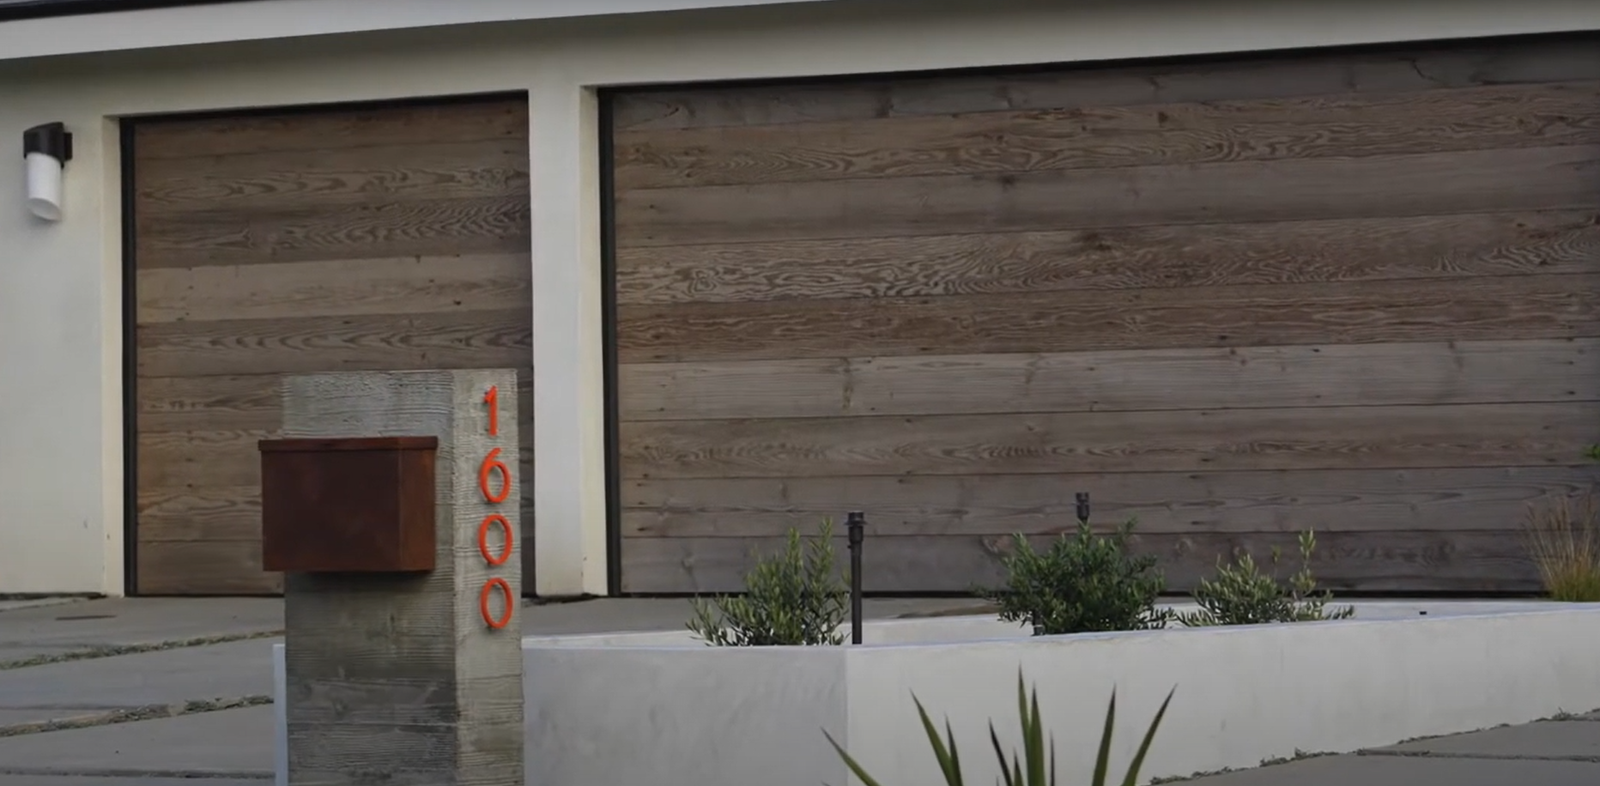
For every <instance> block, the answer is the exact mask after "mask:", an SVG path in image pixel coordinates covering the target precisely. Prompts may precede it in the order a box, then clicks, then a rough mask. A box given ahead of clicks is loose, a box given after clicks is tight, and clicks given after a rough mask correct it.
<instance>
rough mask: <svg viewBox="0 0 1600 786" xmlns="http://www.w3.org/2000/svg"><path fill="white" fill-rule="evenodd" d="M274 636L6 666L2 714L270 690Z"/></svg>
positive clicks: (1, 679) (0, 683) (1, 680)
mask: <svg viewBox="0 0 1600 786" xmlns="http://www.w3.org/2000/svg"><path fill="white" fill-rule="evenodd" d="M274 641H275V640H274V639H252V640H248V641H235V642H229V643H227V644H213V645H208V646H204V647H184V648H182V649H173V650H162V651H158V652H145V653H139V654H136V655H122V656H118V657H114V658H94V659H90V660H79V661H68V662H65V663H51V664H45V665H40V666H31V667H28V668H25V669H10V670H4V671H0V722H3V720H4V718H5V716H4V714H3V713H4V712H5V711H13V710H19V709H25V708H63V709H64V710H70V709H81V708H131V707H142V706H147V705H152V704H181V703H183V702H185V701H189V700H192V699H218V698H242V697H244V696H258V695H270V694H271V693H272V644H273V642H274ZM66 714H68V715H70V714H72V713H66ZM77 714H82V713H81V712H80V713H77ZM46 719H47V720H48V719H49V718H48V717H47V718H46Z"/></svg>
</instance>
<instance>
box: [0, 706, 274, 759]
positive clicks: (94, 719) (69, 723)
mask: <svg viewBox="0 0 1600 786" xmlns="http://www.w3.org/2000/svg"><path fill="white" fill-rule="evenodd" d="M271 703H272V697H271V696H267V695H264V694H257V695H253V696H242V697H240V698H236V699H191V700H189V701H186V702H183V703H181V704H146V705H143V706H140V707H133V708H125V709H115V710H110V711H107V712H102V713H97V714H93V715H79V716H76V717H72V718H62V719H59V720H49V721H41V722H38V723H17V724H13V725H10V726H0V738H4V737H20V736H23V735H25V734H42V733H45V732H51V731H67V730H69V729H88V728H94V727H97V726H111V725H115V724H118V723H133V722H135V721H144V720H155V719H158V718H176V717H179V716H182V715H195V714H198V713H203V712H220V711H222V710H233V709H239V708H241V707H259V706H261V705H263V704H271ZM16 774H24V775H25V774H28V773H16ZM75 774H81V773H75Z"/></svg>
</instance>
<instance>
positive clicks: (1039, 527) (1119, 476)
mask: <svg viewBox="0 0 1600 786" xmlns="http://www.w3.org/2000/svg"><path fill="white" fill-rule="evenodd" d="M1596 483H1597V478H1596V475H1595V472H1594V469H1593V468H1592V467H1587V466H1565V467H1486V468H1470V469H1408V470H1368V469H1353V470H1322V471H1310V472H1286V471H1261V472H1144V473H1141V472H1132V473H1116V474H1098V475H1091V474H1083V475H1076V474H1075V475H981V476H959V475H958V476H939V477H928V476H923V477H853V476H852V477H830V478H744V479H732V480H729V479H696V480H630V481H627V482H626V483H624V484H623V486H622V506H623V510H622V533H623V535H624V537H628V538H680V537H693V538H748V537H772V538H778V537H783V536H784V534H785V533H786V532H787V531H788V530H789V528H791V527H794V528H798V529H799V530H800V531H801V532H803V533H809V532H812V531H814V530H815V528H816V527H817V525H818V524H819V523H820V522H821V521H822V520H823V519H824V518H832V519H834V522H835V524H836V526H842V521H843V516H844V513H845V512H847V511H852V510H859V511H863V512H865V513H866V515H867V520H868V522H869V524H870V526H871V529H872V532H873V535H874V537H907V536H914V535H929V536H932V535H1007V534H1010V533H1013V532H1021V533H1025V534H1029V535H1048V534H1055V533H1060V532H1067V531H1071V530H1072V528H1073V527H1075V526H1076V521H1077V513H1076V500H1075V499H1074V497H1073V495H1074V494H1075V493H1076V492H1080V491H1082V492H1087V493H1088V494H1089V495H1090V503H1091V507H1092V510H1091V516H1092V519H1093V520H1094V521H1095V522H1097V523H1110V522H1117V521H1124V520H1127V519H1128V518H1134V519H1137V521H1138V531H1140V532H1151V533H1193V532H1295V531H1298V530H1302V529H1313V530H1315V531H1317V532H1344V531H1367V530H1507V529H1516V528H1517V527H1518V526H1520V525H1521V522H1522V520H1523V515H1524V513H1525V512H1526V509H1527V506H1528V505H1530V504H1535V503H1539V502H1540V501H1541V500H1546V499H1553V498H1557V497H1571V496H1575V495H1579V494H1583V493H1587V492H1592V491H1594V490H1595V486H1596Z"/></svg>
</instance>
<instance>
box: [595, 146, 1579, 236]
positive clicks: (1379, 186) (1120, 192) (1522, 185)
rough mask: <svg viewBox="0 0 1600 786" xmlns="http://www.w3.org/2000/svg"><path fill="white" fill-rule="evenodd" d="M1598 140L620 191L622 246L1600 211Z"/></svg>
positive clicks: (618, 217)
mask: <svg viewBox="0 0 1600 786" xmlns="http://www.w3.org/2000/svg"><path fill="white" fill-rule="evenodd" d="M1597 167H1600V146H1596V145H1571V146H1567V147H1535V148H1526V149H1521V150H1486V151H1466V152H1453V153H1422V154H1417V155H1395V156H1369V157H1365V158H1356V159H1337V158H1322V159H1315V158H1306V159H1292V160H1285V161H1246V162H1238V163H1223V164H1199V165H1194V166H1182V167H1169V166H1150V167H1122V168H1115V169H1081V170H1070V171H1043V172H1027V173H1022V174H1009V173H1006V174H994V173H984V174H972V175H942V176H929V177H903V178H877V179H864V180H834V181H814V182H805V183H773V184H763V185H753V186H707V187H696V188H656V189H649V190H645V191H624V192H620V193H619V194H618V195H617V199H616V225H617V245H618V247H619V248H629V247H635V246H670V245H687V244H705V243H753V242H763V241H777V240H803V239H821V238H852V237H898V236H904V235H942V234H951V233H979V232H1005V231H1026V230H1053V231H1060V230H1064V229H1090V228H1094V229H1103V228H1110V227H1127V226H1151V225H1157V226H1166V225H1172V224H1218V223H1233V222H1261V221H1305V220H1314V219H1322V220H1326V219H1338V218H1344V219H1349V218H1375V217H1379V216H1386V217H1398V216H1421V215H1446V214H1453V213H1479V212H1495V211H1505V210H1567V209H1584V208H1594V207H1596V206H1600V193H1597V191H1596V189H1595V188H1594V172H1595V171H1596V169H1597Z"/></svg>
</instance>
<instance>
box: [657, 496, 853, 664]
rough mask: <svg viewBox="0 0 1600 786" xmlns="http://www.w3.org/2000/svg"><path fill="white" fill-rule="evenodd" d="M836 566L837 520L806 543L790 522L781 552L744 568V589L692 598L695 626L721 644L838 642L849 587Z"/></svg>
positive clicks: (698, 632)
mask: <svg viewBox="0 0 1600 786" xmlns="http://www.w3.org/2000/svg"><path fill="white" fill-rule="evenodd" d="M847 581H848V578H843V579H841V578H840V577H839V575H838V574H836V573H835V572H834V567H833V522H832V521H831V520H825V521H823V523H822V529H821V531H820V533H819V534H818V535H817V537H816V538H814V539H812V540H811V541H810V543H808V544H806V545H805V546H803V547H802V545H801V543H800V532H799V531H798V530H796V529H793V528H790V530H789V535H788V541H787V542H786V543H785V544H784V549H783V552H782V553H781V554H778V555H776V556H773V557H769V558H764V559H759V560H758V561H757V563H756V566H755V568H754V569H752V570H751V571H750V572H749V573H747V574H745V595H744V596H742V597H740V596H726V595H724V596H719V597H717V598H715V599H713V600H712V601H711V602H710V603H707V602H706V601H705V600H704V599H702V598H695V599H694V617H693V618H692V619H690V620H689V622H688V627H689V630H691V631H693V632H694V633H695V634H696V635H697V636H699V637H700V638H701V639H704V640H705V642H706V643H707V644H708V645H711V646H717V647H771V646H784V645H818V644H840V643H843V641H844V634H843V633H841V632H840V630H839V628H840V625H842V624H843V623H844V621H845V617H846V615H847V614H848V608H849V602H850V590H849V587H848V585H847V584H846V582H847Z"/></svg>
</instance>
